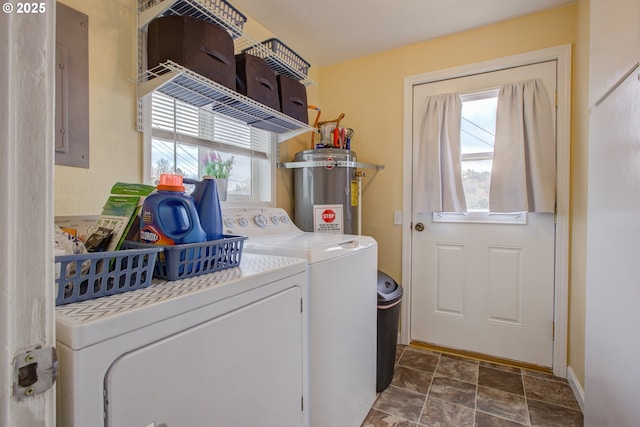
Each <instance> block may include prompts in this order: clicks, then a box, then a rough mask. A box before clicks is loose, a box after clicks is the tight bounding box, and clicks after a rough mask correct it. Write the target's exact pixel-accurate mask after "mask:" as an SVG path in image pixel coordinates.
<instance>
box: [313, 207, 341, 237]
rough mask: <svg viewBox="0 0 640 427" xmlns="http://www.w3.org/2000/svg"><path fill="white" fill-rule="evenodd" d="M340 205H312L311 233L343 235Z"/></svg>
mask: <svg viewBox="0 0 640 427" xmlns="http://www.w3.org/2000/svg"><path fill="white" fill-rule="evenodd" d="M342 213H343V212H342V205H314V206H313V231H314V232H316V233H336V234H344V222H343V217H342Z"/></svg>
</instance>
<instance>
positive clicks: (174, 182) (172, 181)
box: [156, 173, 184, 193]
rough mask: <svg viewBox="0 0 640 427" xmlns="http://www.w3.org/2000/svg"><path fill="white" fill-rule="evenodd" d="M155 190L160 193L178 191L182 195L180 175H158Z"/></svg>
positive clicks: (182, 187)
mask: <svg viewBox="0 0 640 427" xmlns="http://www.w3.org/2000/svg"><path fill="white" fill-rule="evenodd" d="M156 188H157V189H158V190H160V191H178V192H180V193H184V184H183V182H182V175H178V174H173V173H163V174H160V183H159V184H158V186H157V187H156Z"/></svg>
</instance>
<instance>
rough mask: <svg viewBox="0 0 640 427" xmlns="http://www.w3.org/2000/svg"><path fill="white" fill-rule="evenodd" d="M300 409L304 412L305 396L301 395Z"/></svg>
mask: <svg viewBox="0 0 640 427" xmlns="http://www.w3.org/2000/svg"><path fill="white" fill-rule="evenodd" d="M300 411H301V412H304V396H300Z"/></svg>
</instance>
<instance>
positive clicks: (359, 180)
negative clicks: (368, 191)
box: [356, 171, 364, 236]
mask: <svg viewBox="0 0 640 427" xmlns="http://www.w3.org/2000/svg"><path fill="white" fill-rule="evenodd" d="M356 177H357V182H358V236H361V235H362V178H363V177H364V172H359V171H358V172H356Z"/></svg>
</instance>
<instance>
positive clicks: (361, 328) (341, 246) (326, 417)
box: [223, 207, 378, 427]
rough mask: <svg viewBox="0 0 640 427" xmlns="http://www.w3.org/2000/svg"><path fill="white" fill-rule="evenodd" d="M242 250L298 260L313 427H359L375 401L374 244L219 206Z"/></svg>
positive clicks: (281, 216)
mask: <svg viewBox="0 0 640 427" xmlns="http://www.w3.org/2000/svg"><path fill="white" fill-rule="evenodd" d="M223 218H224V228H225V232H226V233H229V234H238V235H244V236H248V237H249V239H248V240H247V241H245V251H247V252H249V253H262V254H271V255H282V256H289V257H296V258H304V259H306V260H307V264H308V276H309V288H308V289H309V303H308V304H309V357H310V361H309V368H310V375H309V384H310V398H311V405H310V406H311V407H310V417H311V418H310V425H311V427H359V426H360V425H361V424H362V421H363V420H364V419H365V417H366V415H367V413H368V412H369V410H370V409H371V405H372V404H373V401H374V400H375V397H376V337H377V333H376V330H377V326H376V320H377V318H376V316H377V308H376V304H377V265H378V246H377V243H376V241H375V240H374V239H373V238H371V237H367V236H354V235H341V234H321V233H310V232H303V231H301V230H300V229H299V228H298V227H296V226H295V225H294V224H293V222H292V221H291V220H290V218H289V216H288V215H287V213H286V212H285V211H284V210H283V209H279V208H249V207H247V208H231V207H228V208H223Z"/></svg>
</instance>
